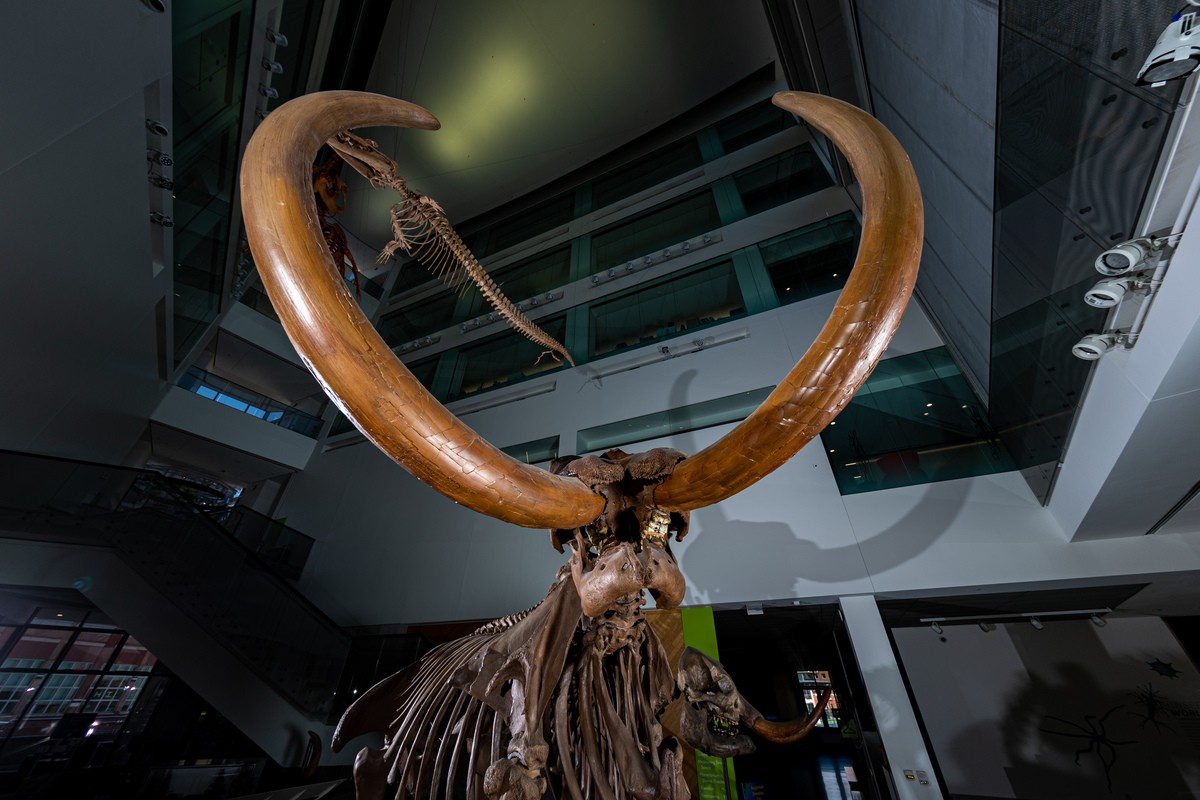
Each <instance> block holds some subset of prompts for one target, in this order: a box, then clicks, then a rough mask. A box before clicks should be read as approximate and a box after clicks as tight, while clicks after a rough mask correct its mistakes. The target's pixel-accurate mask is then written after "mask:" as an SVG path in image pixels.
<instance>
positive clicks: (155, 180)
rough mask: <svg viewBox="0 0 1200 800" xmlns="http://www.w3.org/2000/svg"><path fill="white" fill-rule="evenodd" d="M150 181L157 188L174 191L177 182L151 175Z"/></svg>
mask: <svg viewBox="0 0 1200 800" xmlns="http://www.w3.org/2000/svg"><path fill="white" fill-rule="evenodd" d="M149 180H150V182H151V183H152V184H154V185H155V186H157V187H158V188H160V189H174V188H175V181H172V180H168V179H167V178H164V177H163V176H162V175H151V176H150V177H149Z"/></svg>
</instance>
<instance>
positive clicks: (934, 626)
mask: <svg viewBox="0 0 1200 800" xmlns="http://www.w3.org/2000/svg"><path fill="white" fill-rule="evenodd" d="M929 627H930V628H932V629H933V632H934V633H936V634H938V635H939V636H940V635H941V633H942V626H941V625H939V624H938V623H936V622H931V623H929Z"/></svg>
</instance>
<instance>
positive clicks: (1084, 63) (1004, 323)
mask: <svg viewBox="0 0 1200 800" xmlns="http://www.w3.org/2000/svg"><path fill="white" fill-rule="evenodd" d="M1179 5H1180V3H1177V2H1167V0H1148V2H1145V3H1134V4H1122V6H1121V9H1120V13H1119V14H1115V13H1099V14H1086V13H1085V14H1081V13H1079V9H1080V5H1079V3H1077V2H1074V1H1073V0H1012V2H1005V3H1001V4H1000V41H999V60H1000V65H1001V66H1000V69H999V73H998V74H999V84H998V86H997V90H998V102H997V124H996V188H995V198H994V213H995V217H994V236H993V242H994V259H993V269H992V287H993V291H992V308H991V318H992V319H993V320H994V322H993V324H992V331H991V332H992V341H991V373H990V375H989V394H990V399H989V404H988V406H989V408H990V409H991V420H990V422H991V425H992V427H993V428H994V429H995V430H996V431H997V432H998V434H999V436H1000V440H1001V442H1002V443H1003V445H1004V447H1005V449H1006V450H1007V452H1008V454H1009V456H1010V458H1012V459H1013V461H1014V463H1015V465H1016V467H1017V468H1019V469H1022V470H1023V471H1024V473H1025V475H1026V476H1027V478H1029V479H1030V482H1031V486H1032V488H1033V489H1034V491H1035V492H1036V493H1037V494H1038V495H1039V496H1040V497H1041V498H1042V499H1045V497H1046V495H1047V494H1048V492H1049V488H1050V476H1051V475H1052V474H1053V470H1054V468H1055V465H1056V464H1057V463H1058V460H1059V458H1060V457H1061V455H1062V450H1063V447H1064V446H1065V444H1066V440H1067V435H1068V431H1069V430H1070V428H1071V422H1072V419H1073V417H1074V414H1075V411H1076V407H1077V405H1078V402H1079V398H1080V397H1082V395H1083V389H1084V385H1085V383H1086V381H1087V376H1088V374H1089V372H1090V370H1089V369H1088V366H1089V365H1088V364H1087V363H1086V362H1081V361H1079V360H1077V359H1074V358H1073V357H1072V356H1071V355H1070V348H1071V345H1072V344H1074V343H1075V342H1076V341H1077V340H1078V339H1079V337H1080V336H1081V335H1082V334H1083V333H1084V332H1094V331H1097V330H1099V329H1100V328H1101V327H1102V326H1103V324H1104V318H1105V314H1104V313H1103V312H1098V311H1096V310H1095V309H1091V308H1090V307H1087V306H1084V304H1083V303H1082V301H1081V299H1080V296H1081V294H1082V291H1083V290H1084V289H1086V288H1088V287H1090V285H1091V284H1092V283H1094V282H1095V281H1096V273H1095V272H1094V270H1093V269H1092V266H1091V265H1092V262H1093V260H1094V259H1095V257H1096V256H1097V255H1099V254H1100V252H1102V251H1103V250H1104V249H1105V248H1107V247H1109V246H1110V245H1111V244H1112V243H1114V242H1118V241H1121V240H1123V239H1125V238H1129V237H1130V236H1132V235H1133V234H1134V233H1135V226H1136V225H1137V220H1138V214H1139V213H1140V208H1141V205H1142V202H1143V199H1144V198H1145V197H1146V193H1147V190H1148V187H1149V186H1150V185H1151V182H1152V180H1153V176H1154V171H1155V168H1156V165H1157V163H1158V159H1159V155H1160V152H1161V150H1162V144H1163V140H1164V137H1165V136H1166V133H1167V131H1168V129H1169V128H1170V127H1171V118H1172V115H1173V114H1174V113H1175V109H1176V107H1177V106H1176V101H1177V99H1178V96H1179V94H1178V93H1179V90H1180V86H1181V84H1180V85H1176V86H1171V85H1168V86H1166V87H1161V88H1159V89H1150V88H1149V87H1141V86H1137V85H1135V83H1134V78H1135V77H1136V72H1137V70H1138V68H1139V66H1140V58H1141V56H1140V55H1135V54H1143V55H1144V54H1145V53H1147V52H1149V50H1150V48H1151V47H1152V46H1153V45H1154V42H1155V39H1156V38H1157V36H1158V34H1159V33H1160V32H1161V31H1162V26H1163V24H1164V22H1165V20H1167V19H1169V18H1170V17H1171V15H1172V14H1173V13H1174V12H1175V11H1176V10H1177V9H1178V7H1179ZM1034 467H1041V469H1034Z"/></svg>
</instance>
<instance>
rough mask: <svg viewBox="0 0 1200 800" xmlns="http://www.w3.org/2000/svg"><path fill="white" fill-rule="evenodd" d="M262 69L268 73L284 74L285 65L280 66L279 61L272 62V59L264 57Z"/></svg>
mask: <svg viewBox="0 0 1200 800" xmlns="http://www.w3.org/2000/svg"><path fill="white" fill-rule="evenodd" d="M262 67H263V69H265V70H266V71H267V72H272V73H274V74H276V75H282V74H283V64H280V63H279V62H278V61H272V60H271V59H269V58H267V57H266V56H263V60H262Z"/></svg>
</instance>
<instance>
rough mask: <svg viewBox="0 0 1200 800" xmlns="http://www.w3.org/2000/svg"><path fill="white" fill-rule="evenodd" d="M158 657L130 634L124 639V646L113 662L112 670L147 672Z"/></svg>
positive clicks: (152, 667)
mask: <svg viewBox="0 0 1200 800" xmlns="http://www.w3.org/2000/svg"><path fill="white" fill-rule="evenodd" d="M157 661H158V659H157V658H155V657H154V654H153V653H151V652H150V651H149V650H147V649H146V645H144V644H142V643H141V642H139V641H138V640H137V639H135V638H133V637H132V636H130V637H129V638H128V639H126V640H125V646H124V647H122V648H121V652H120V654H119V655H118V656H117V658H116V660H115V661H114V662H113V665H112V671H113V672H117V671H121V672H149V671H150V670H152V669H154V665H155V663H157Z"/></svg>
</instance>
